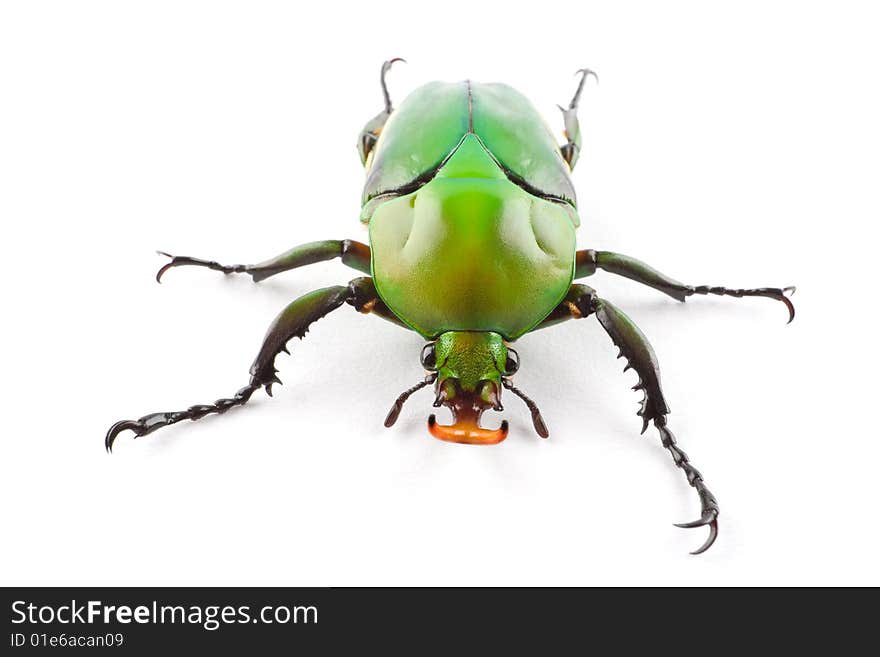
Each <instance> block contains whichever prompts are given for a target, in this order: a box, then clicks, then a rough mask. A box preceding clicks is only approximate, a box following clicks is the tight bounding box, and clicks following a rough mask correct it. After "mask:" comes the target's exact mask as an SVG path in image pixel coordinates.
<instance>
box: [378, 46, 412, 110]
mask: <svg viewBox="0 0 880 657" xmlns="http://www.w3.org/2000/svg"><path fill="white" fill-rule="evenodd" d="M395 62H403V63H404V64H406V60H405V59H404V58H403V57H394V58H392V59H389V60H387V61H385V62H382V74H381V76H380V82H381V84H382V97H383V98H384V99H385V111H386V112H387V113H388V114H391V112H392V111H394V107H393V105H392V104H391V95H390V94H389V93H388V85H387V84H386V83H385V75H386V74H387V73H388V71H390V70H391V66H392V65H393V64H394V63H395Z"/></svg>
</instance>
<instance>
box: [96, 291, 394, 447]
mask: <svg viewBox="0 0 880 657" xmlns="http://www.w3.org/2000/svg"><path fill="white" fill-rule="evenodd" d="M344 304H348V305H350V306H354V308H355V309H356V310H358V311H360V312H363V313H369V312H373V313H375V314H378V315H379V316H381V317H384V318H385V319H389V320H391V321H398V322H399V320H396V318H395V317H394V315H393V314H392V313H391V311H390V310H389V309H388V308H387V307H386V306H385V304H384V303H382V301H381V300H380V299H379V297H378V295H377V293H376V288H375V287H374V285H373V279H371V278H368V277H364V278H356V279H354V280H353V281H351V282H350V283H349V284H348V285H347V286H343V285H336V286H333V287H327V288H324V289H321V290H315V291H314V292H310V293H309V294H306V295H303V296H302V297H300V298H299V299H297V300H296V301H294V302H293V303H291V304H290V305H288V306H287V307H286V308H285V309H284V310H283V311H281V314H280V315H278V317H276V318H275V321H274V322H272V325H271V326H270V327H269V330H268V332H267V333H266V337H265V338H264V340H263V346H262V347H261V348H260V352H259V353H258V354H257V357H256V359H255V360H254V362H253V364H252V365H251V369H250V375H251V379H250V382H249V383H248V384H247V385H246V386H245V387H244V388H242V389H241V390H239V391H238V392H236V393H235V395H233V396H232V397H229V398H224V399H218V400H217V401H215V402H214V403H213V404H197V405H195V406H190V407H189V408H188V409H186V410H184V411H173V412H161V413H150V414H149V415H144V416H143V417H141V418H139V419H137V420H121V421H119V422H117V423H115V424H114V425H113V426H112V427H110V430H109V431H108V432H107V436H106V437H105V439H104V446H105V447H106V448H107V451H108V452H109V451H110V450H112V448H113V442H114V441H115V440H116V438H117V436H119V434H120V433H122V432H123V431H126V430H129V431H131V432H133V433H134V435H135V437H141V436H146V435H147V434H151V433H153V432H154V431H156V430H157V429H161V428H162V427H167V426H169V425H172V424H177V423H178V422H181V421H182V420H199V419H201V418H203V417H205V416H206V415H209V414H211V413H225V412H226V411H228V410H229V409H230V408H232V407H234V406H242V405H244V404H246V403H247V402H248V400H250V398H251V396H252V395H253V394H254V393H255V392H256V391H257V390H259V389H260V388H265V389H266V393H267V394H269V395H270V396H271V395H272V386H273V385H274V384H276V383H279V384H280V383H281V381H280V379H279V378H278V376H277V374H276V372H277V371H278V370H276V369H275V357H276V356H277V355H278V354H280V353H281V352H282V351H283V352H285V353H289V352H288V351H287V342H288V341H289V340H291V339H293V338H294V337H297V338H300V339H302V338H303V337H304V336H305V334H306V332H308V330H309V326H311V325H312V324H313V323H314V322H316V321H318V320H319V319H321V318H322V317H325V316H326V315H327V314H329V313H330V312H332V311H333V310H336V309H337V308H340V307H341V306H342V305H344Z"/></svg>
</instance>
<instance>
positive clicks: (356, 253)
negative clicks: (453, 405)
mask: <svg viewBox="0 0 880 657" xmlns="http://www.w3.org/2000/svg"><path fill="white" fill-rule="evenodd" d="M159 253H160V254H161V255H164V256H167V257H169V258H171V261H170V262H167V263H165V265H164V266H163V267H162V268H161V269H160V270H159V271H158V272H157V273H156V280H157V281H158V282H160V283H161V282H162V275H163V274H164V273H165V272H166V271H168V270H169V269H171V268H172V267H183V266H188V265H193V266H196V267H207V268H208V269H213V270H215V271H222V272H223V273H224V274H250V275H251V278H253V279H254V281H255V282H257V283H259V282H260V281H262V280H265V279H267V278H269V277H270V276H274V275H275V274H280V273H281V272H284V271H287V270H289V269H296V268H297V267H304V266H306V265H312V264H314V263H316V262H324V261H325V260H332V259H333V258H339V259H340V260H342V264H344V265H348V266H349V267H351V268H352V269H356V270H357V271H359V272H361V273H364V274H369V273H370V247H369V246H367V245H366V244H362V243H361V242H355V241H354V240H321V241H320V242H309V243H308V244H300V245H299V246H295V247H293V248H292V249H290V250H289V251H285V252H284V253H282V254H281V255H278V256H275V257H274V258H270V259H269V260H265V261H263V262H260V263H258V264H256V265H221V264H220V263H219V262H215V261H214V260H203V259H201V258H192V257H190V256H173V255H171V254H170V253H165V252H164V251H159Z"/></svg>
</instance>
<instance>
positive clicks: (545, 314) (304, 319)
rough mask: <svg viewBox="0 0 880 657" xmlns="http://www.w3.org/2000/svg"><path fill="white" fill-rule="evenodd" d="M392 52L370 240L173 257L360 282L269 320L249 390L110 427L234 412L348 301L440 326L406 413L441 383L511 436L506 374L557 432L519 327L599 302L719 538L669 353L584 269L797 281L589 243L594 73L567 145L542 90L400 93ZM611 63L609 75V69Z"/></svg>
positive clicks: (373, 144)
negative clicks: (534, 391)
mask: <svg viewBox="0 0 880 657" xmlns="http://www.w3.org/2000/svg"><path fill="white" fill-rule="evenodd" d="M396 61H399V60H396V59H394V60H390V61H387V62H385V63H384V64H383V65H382V71H381V77H380V82H381V88H382V92H383V95H384V98H385V108H384V109H383V110H382V111H381V112H380V113H379V114H378V115H376V116H375V117H374V118H373V119H371V120H370V121H368V122H367V124H366V125H365V126H364V129H363V130H362V131H361V134H360V138H359V140H358V150H359V152H360V156H361V160H362V162H363V163H364V166H365V168H366V171H367V179H366V184H365V185H364V191H363V198H362V212H361V221H363V222H365V223H367V224H368V226H369V235H370V240H369V241H370V244H369V246H368V245H366V244H361V243H359V242H354V241H351V240H327V241H322V242H312V243H310V244H304V245H302V246H297V247H294V248H293V249H291V250H289V251H287V252H286V253H283V254H281V255H279V256H277V257H275V258H272V259H271V260H267V261H265V262H261V263H259V264H255V265H221V264H220V263H217V262H214V261H209V260H202V259H199V258H191V257H187V256H170V255H169V254H166V253H163V255H166V256H168V257H169V258H171V259H170V261H169V262H168V263H166V264H165V266H163V267H162V268H161V269H160V270H159V272H158V274H157V275H156V278H157V280H161V277H162V275H163V274H164V273H165V272H166V271H167V270H168V269H170V268H172V267H179V266H182V265H196V266H200V267H208V268H210V269H215V270H217V271H222V272H224V273H227V274H230V273H248V274H250V275H251V276H252V277H253V279H254V280H255V281H261V280H263V279H265V278H268V277H270V276H274V275H275V274H278V273H281V272H284V271H287V270H289V269H294V268H296V267H302V266H304V265H308V264H312V263H314V262H319V261H322V260H330V259H332V258H340V259H341V260H342V262H343V263H344V264H346V265H348V266H349V267H352V268H353V269H356V270H358V271H360V272H362V273H363V274H365V275H366V276H363V277H360V278H355V279H354V280H352V281H350V282H349V283H348V284H347V285H343V286H334V287H328V288H324V289H322V290H316V291H314V292H311V293H309V294H306V295H305V296H303V297H300V298H299V299H297V300H295V301H294V302H292V303H291V304H290V305H288V306H287V307H286V308H285V309H284V310H283V311H282V312H281V314H280V315H278V317H277V318H276V319H275V321H274V322H273V323H272V325H271V326H270V327H269V331H268V332H267V334H266V337H265V339H264V341H263V345H262V347H261V348H260V351H259V353H258V354H257V357H256V359H255V360H254V363H253V365H251V369H250V381H249V383H248V384H247V385H246V386H245V387H243V388H242V389H241V390H239V391H238V392H237V393H235V395H233V396H232V397H230V398H226V399H218V400H217V401H215V402H214V403H213V404H206V405H197V406H192V407H190V408H188V409H186V410H185V411H179V412H172V413H151V414H149V415H145V416H144V417H141V418H140V419H138V420H123V421H120V422H117V423H116V424H114V425H113V426H112V427H111V428H110V430H109V431H108V433H107V436H106V439H105V444H106V447H107V450H108V451H109V450H110V449H111V448H112V446H113V442H114V440H115V439H116V437H117V436H118V435H119V434H120V433H121V432H122V431H124V430H126V429H128V430H131V431H132V432H133V433H134V434H135V436H145V435H147V434H149V433H152V432H153V431H155V430H156V429H159V428H161V427H165V426H168V425H170V424H175V423H177V422H179V421H181V420H187V419H189V420H197V419H199V418H201V417H204V416H205V415H207V414H209V413H224V412H226V411H227V410H229V409H230V408H231V407H233V406H239V405H242V404H244V403H246V402H247V401H248V400H249V399H250V397H251V395H252V394H253V393H254V392H255V391H256V390H258V389H259V388H265V389H266V392H267V393H269V394H270V395H271V394H272V385H273V384H274V383H280V381H279V380H278V378H277V376H276V372H277V370H276V369H275V357H276V356H277V355H278V354H279V353H280V352H282V351H285V352H286V351H287V347H286V345H287V342H288V341H289V340H290V339H291V338H293V337H294V336H296V337H299V338H302V337H304V335H305V333H306V331H307V330H308V327H309V325H310V324H312V323H313V322H315V321H316V320H318V319H320V318H321V317H324V316H325V315H327V314H328V313H330V312H331V311H333V310H336V309H337V308H340V307H341V306H343V305H345V304H348V305H351V306H353V307H354V308H356V309H357V310H359V311H361V312H363V313H372V314H375V315H379V316H380V317H383V318H385V319H387V320H390V321H392V322H395V323H397V324H399V325H400V326H401V327H403V328H406V329H409V330H412V331H416V332H417V333H419V334H420V335H421V336H422V337H424V338H425V340H427V343H426V345H425V347H424V348H423V350H422V353H421V363H422V365H423V366H424V368H425V370H426V371H427V375H426V376H425V378H424V380H422V381H420V382H419V383H417V384H416V385H414V386H413V387H411V388H409V389H408V390H406V391H405V392H403V393H402V394H401V395H400V396H399V397H398V398H397V400H396V401H395V402H394V404H393V405H392V407H391V410H390V412H389V413H388V416H387V417H386V419H385V425H386V426H389V427H390V426H391V425H392V424H394V422H395V421H396V420H397V417H398V415H399V413H400V411H401V408H402V407H403V404H404V402H405V401H406V400H407V398H409V396H410V395H412V394H413V393H414V392H416V391H417V390H419V389H421V388H424V387H427V386H433V388H434V391H435V393H436V396H435V400H434V406H436V407H439V406H441V405H444V406H447V407H448V408H449V409H451V411H452V415H453V424H452V425H449V426H446V425H441V424H438V423H437V421H436V419H435V417H434V415H430V416H429V417H428V430H429V431H430V433H431V434H432V435H433V436H435V437H436V438H439V439H441V440H446V441H451V442H457V443H469V444H482V445H488V444H495V443H499V442H501V441H502V440H504V439H505V438H506V437H507V433H508V425H507V421H506V420H505V421H502V422H501V425H500V427H498V428H497V429H487V428H484V427H483V426H481V424H480V420H481V417H482V415H483V413H484V412H485V411H487V410H490V409H491V410H495V411H502V410H503V407H502V405H501V398H502V392H503V391H504V390H505V389H506V390H509V391H510V392H511V393H513V394H514V395H516V396H518V397H519V398H521V399H522V400H523V401H524V402H525V403H526V405H527V406H528V408H529V410H530V412H531V415H532V420H533V422H534V427H535V431H536V432H537V433H538V434H539V435H540V436H542V437H544V438H546V437H547V436H548V435H549V432H548V430H547V426H546V424H545V423H544V420H543V418H542V417H541V413H540V411H539V410H538V407H537V406H536V404H535V403H534V402H533V401H532V400H531V399H529V398H528V397H527V396H526V395H525V394H523V393H522V392H521V391H520V390H519V389H518V388H516V387H515V386H514V385H513V383H512V381H511V378H512V376H513V375H514V374H515V373H516V371H517V369H518V368H519V357H518V356H517V354H516V352H515V351H514V350H513V349H512V348H511V347H510V343H512V342H513V341H515V340H516V339H517V338H519V337H520V336H522V335H524V334H525V333H528V332H530V331H534V330H537V329H540V328H544V327H547V326H551V325H553V324H556V323H559V322H562V321H565V320H568V319H581V318H584V317H588V316H590V315H594V316H595V317H596V318H597V319H598V320H599V323H600V324H601V325H602V327H603V328H604V329H605V331H606V332H607V333H608V335H609V336H610V338H611V340H612V341H613V342H614V344H615V345H616V346H617V347H618V348H619V349H620V356H621V357H623V358H626V360H627V369H629V368H632V369H634V370H635V371H636V372H637V373H638V375H639V382H638V385H637V386H636V388H637V389H639V390H642V391H643V392H644V399H643V400H642V402H641V408H640V410H639V412H638V414H639V415H640V416H641V418H642V432H644V431H645V430H646V429H647V427H648V425H649V424H651V423H653V424H654V426H655V427H656V428H657V430H658V431H659V433H660V438H661V441H662V443H663V446H664V447H665V448H666V449H667V450H669V452H670V454H671V455H672V458H673V461H674V463H675V465H676V466H677V467H679V468H681V470H683V471H684V473H685V475H686V476H687V480H688V483H689V484H690V485H691V486H693V487H694V489H696V491H697V493H698V494H699V497H700V503H701V508H702V512H701V515H700V518H698V519H697V520H695V521H693V522H690V523H685V524H682V525H678V526H680V527H686V528H687V527H700V526H704V525H705V526H708V527H709V537H708V538H707V539H706V541H705V543H704V544H703V545H702V546H701V547H700V548H699V549H698V550H696V551H695V552H694V554H699V553H701V552H704V551H705V550H707V549H708V548H709V547H710V546H711V545H712V544H713V542H714V541H715V538H716V537H717V534H718V513H719V507H718V503H717V502H716V500H715V497H714V496H713V495H712V493H711V492H710V491H709V489H708V488H707V487H706V484H705V482H704V480H703V476H702V475H701V474H700V472H699V471H698V470H697V469H696V468H694V467H693V466H692V465H691V463H690V461H689V460H688V457H687V455H686V454H685V453H684V452H683V451H682V450H681V449H680V448H679V447H678V445H677V443H676V440H675V436H674V435H673V434H672V432H671V431H670V429H669V428H668V426H667V414H668V413H669V407H668V405H667V403H666V399H665V398H664V396H663V391H662V389H661V386H660V373H659V369H658V365H657V358H656V356H655V355H654V351H653V349H652V348H651V345H650V344H649V343H648V341H647V339H646V338H645V336H644V335H643V334H642V332H641V331H640V330H639V329H638V327H636V325H635V324H634V323H633V322H632V320H630V319H629V317H627V316H626V315H625V314H624V313H623V312H621V311H620V310H619V309H618V308H617V307H616V306H614V305H613V304H611V303H610V302H609V301H607V300H605V299H603V298H601V297H600V296H598V295H597V293H596V291H595V290H593V288H591V287H588V286H586V285H582V284H578V283H574V282H573V281H574V280H576V279H579V278H583V277H586V276H589V275H591V274H593V273H594V272H595V271H596V270H597V269H602V270H605V271H608V272H611V273H613V274H617V275H620V276H624V277H626V278H629V279H632V280H634V281H637V282H639V283H642V284H644V285H648V286H650V287H652V288H654V289H656V290H659V291H661V292H663V293H665V294H667V295H669V296H671V297H673V298H675V299H677V300H679V301H684V300H685V299H686V298H687V297H689V296H691V295H694V294H716V295H727V296H734V297H746V296H762V297H769V298H773V299H778V300H780V301H782V302H783V303H784V304H785V305H786V306H787V308H788V311H789V321H791V319H793V318H794V306H793V305H792V303H791V301H790V299H789V298H788V296H789V295H790V294H791V293H793V292H794V288H793V287H788V288H757V289H731V288H725V287H710V286H692V285H684V284H682V283H679V282H678V281H676V280H674V279H671V278H669V277H668V276H665V275H663V274H661V273H660V272H658V271H656V270H654V269H652V268H651V267H649V266H648V265H646V264H645V263H643V262H640V261H639V260H636V259H634V258H631V257H629V256H625V255H621V254H618V253H611V252H608V251H594V250H592V249H585V250H580V251H578V250H576V240H575V230H576V228H577V227H578V225H579V224H580V220H579V218H578V213H577V200H576V196H575V191H574V187H573V185H572V181H571V175H570V174H571V170H572V168H573V167H574V165H575V163H576V162H577V159H578V155H579V152H580V142H581V140H580V128H579V125H578V120H577V107H578V101H579V99H580V96H581V92H582V91H583V87H584V83H585V81H586V80H587V78H588V77H589V76H590V75H594V74H593V73H592V72H591V71H589V70H587V69H582V70H580V71H578V73H579V74H580V76H581V77H580V81H579V84H578V87H577V91H576V92H575V94H574V97H573V98H572V100H571V102H570V103H569V105H568V107H567V108H561V109H562V114H563V120H564V135H565V138H566V142H565V143H564V144H562V145H561V146H560V145H558V144H557V142H556V141H555V140H554V138H553V135H552V133H551V132H550V130H549V129H548V128H547V127H546V124H545V123H544V122H543V121H542V120H541V117H540V116H539V115H538V113H537V112H536V110H535V109H534V107H533V106H532V105H531V103H530V102H529V101H528V100H527V99H526V98H525V96H523V95H522V94H520V93H519V92H517V91H516V90H514V89H512V88H511V87H508V86H506V85H502V84H481V83H477V82H471V81H465V82H458V83H444V82H433V83H430V84H426V85H424V86H422V87H420V88H419V89H416V90H415V91H414V92H413V93H412V94H410V96H409V97H407V98H406V100H404V102H403V103H402V104H401V105H400V107H399V108H398V109H396V110H395V109H394V108H393V107H392V104H391V99H390V96H389V95H388V90H387V87H386V84H385V76H386V74H387V72H388V70H389V69H390V68H391V65H392V64H393V63H394V62H396ZM594 77H595V76H594Z"/></svg>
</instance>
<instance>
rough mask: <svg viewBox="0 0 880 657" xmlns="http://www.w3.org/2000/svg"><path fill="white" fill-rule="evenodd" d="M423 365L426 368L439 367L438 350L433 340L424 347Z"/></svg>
mask: <svg viewBox="0 0 880 657" xmlns="http://www.w3.org/2000/svg"><path fill="white" fill-rule="evenodd" d="M422 367H424V368H425V369H426V370H436V369H437V352H436V350H435V349H434V343H433V342H429V343H428V344H426V345H425V347H424V348H423V349H422Z"/></svg>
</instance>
